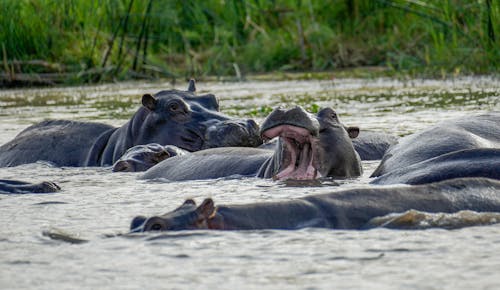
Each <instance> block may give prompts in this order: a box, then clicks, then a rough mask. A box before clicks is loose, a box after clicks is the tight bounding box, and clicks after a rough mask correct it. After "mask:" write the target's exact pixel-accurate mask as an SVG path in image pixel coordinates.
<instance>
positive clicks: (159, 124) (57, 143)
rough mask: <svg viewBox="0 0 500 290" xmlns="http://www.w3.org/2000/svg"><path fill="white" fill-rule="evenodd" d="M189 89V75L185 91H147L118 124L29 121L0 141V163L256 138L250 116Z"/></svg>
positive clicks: (94, 161) (84, 162)
mask: <svg viewBox="0 0 500 290" xmlns="http://www.w3.org/2000/svg"><path fill="white" fill-rule="evenodd" d="M194 91H195V88H194V82H193V81H191V82H190V85H189V89H188V91H178V90H168V91H160V92H158V93H157V94H155V95H154V96H152V95H149V94H146V95H144V96H143V97H142V104H143V106H142V107H141V108H139V110H138V111H137V112H136V113H135V114H134V115H133V117H132V118H131V120H130V121H128V122H127V123H126V124H125V125H123V126H122V127H119V128H115V127H112V126H109V125H105V124H99V123H90V122H78V121H67V120H55V121H44V122H41V123H39V124H36V125H33V126H31V127H29V128H27V129H25V130H24V131H23V132H21V133H20V134H19V135H17V136H16V137H15V138H14V139H13V140H12V141H10V142H8V143H6V144H4V145H2V146H1V147H0V166H2V167H5V166H16V165H20V164H25V163H33V162H36V161H39V160H43V161H48V162H50V163H53V164H54V165H56V166H107V165H112V164H113V163H114V162H115V161H117V160H118V159H119V158H120V157H121V156H122V155H123V154H124V153H125V152H126V151H127V149H129V148H131V147H133V146H136V145H140V144H149V143H158V144H161V145H168V144H171V145H175V146H177V147H179V148H182V149H185V150H188V151H197V150H201V149H206V148H212V147H218V146H257V145H259V144H260V143H261V140H260V138H259V136H258V126H257V124H256V123H255V122H254V121H252V120H233V119H230V118H229V117H227V116H225V115H223V114H221V113H220V112H219V104H218V101H217V99H216V98H215V96H214V95H211V94H207V95H200V96H196V95H195V93H194ZM219 131H220V132H219ZM225 135H227V136H228V138H227V139H225V138H224V136H225Z"/></svg>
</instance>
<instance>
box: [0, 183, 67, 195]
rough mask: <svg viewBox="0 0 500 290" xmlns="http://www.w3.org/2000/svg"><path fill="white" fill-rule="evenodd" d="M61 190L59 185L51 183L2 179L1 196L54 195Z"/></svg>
mask: <svg viewBox="0 0 500 290" xmlns="http://www.w3.org/2000/svg"><path fill="white" fill-rule="evenodd" d="M59 190H61V188H60V187H59V185H57V184H55V183H53V182H49V181H43V182H40V183H30V182H25V181H18V180H7V179H0V194H26V193H52V192H56V191H59Z"/></svg>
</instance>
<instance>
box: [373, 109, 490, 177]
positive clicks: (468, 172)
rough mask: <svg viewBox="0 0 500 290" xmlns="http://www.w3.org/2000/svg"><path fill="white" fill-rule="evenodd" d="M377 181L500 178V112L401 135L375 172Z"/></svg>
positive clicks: (466, 118)
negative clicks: (404, 135) (402, 136)
mask: <svg viewBox="0 0 500 290" xmlns="http://www.w3.org/2000/svg"><path fill="white" fill-rule="evenodd" d="M372 177H377V178H376V179H374V180H373V181H372V183H375V184H394V183H407V184H422V183H429V182H436V181H440V180H445V179H451V178H458V177H488V178H494V179H500V112H490V113H486V114H480V115H476V116H466V117H461V118H456V119H452V120H448V121H443V122H441V123H439V124H437V125H435V126H433V127H430V128H429V129H426V130H424V131H422V132H420V133H415V134H412V135H409V136H406V137H404V138H401V139H400V140H399V142H398V144H396V145H394V146H392V147H390V148H389V149H388V150H387V152H386V154H385V156H384V157H383V159H382V161H381V163H380V165H379V166H378V168H377V169H376V170H375V171H374V172H373V174H372Z"/></svg>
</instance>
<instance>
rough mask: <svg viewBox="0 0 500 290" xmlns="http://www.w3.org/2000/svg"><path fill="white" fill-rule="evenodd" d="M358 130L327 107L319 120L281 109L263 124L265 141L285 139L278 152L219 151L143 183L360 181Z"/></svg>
mask: <svg viewBox="0 0 500 290" xmlns="http://www.w3.org/2000/svg"><path fill="white" fill-rule="evenodd" d="M358 133H359V129H358V128H356V127H344V126H343V125H342V124H341V123H340V122H339V120H338V117H337V115H336V113H335V112H334V111H333V110H332V109H330V108H326V109H323V110H321V111H320V112H319V113H318V114H317V115H316V116H315V115H312V114H310V113H307V112H306V111H304V110H303V109H302V108H300V107H295V108H293V109H291V110H283V109H280V108H278V109H276V110H274V111H273V112H272V113H271V114H270V115H269V116H268V117H267V118H266V120H265V121H264V122H263V124H262V126H261V136H262V138H263V139H264V140H270V139H272V138H274V137H277V136H279V139H278V143H277V145H276V146H274V150H269V149H260V148H215V149H209V150H202V151H198V152H195V153H192V154H186V155H182V156H177V157H174V158H169V159H167V160H164V161H162V162H161V163H159V164H158V165H156V166H154V167H152V168H151V169H149V170H148V171H146V173H145V174H144V175H143V177H142V178H143V179H151V178H165V179H168V180H174V181H179V180H193V179H210V178H219V177H228V176H232V175H238V176H254V177H261V178H270V177H273V178H276V179H315V178H319V177H326V176H330V177H340V178H346V177H347V178H348V177H357V176H359V175H361V172H362V170H361V163H360V159H359V156H358V154H357V153H356V151H355V150H354V148H353V145H352V142H351V139H350V138H354V137H356V136H357V134H358Z"/></svg>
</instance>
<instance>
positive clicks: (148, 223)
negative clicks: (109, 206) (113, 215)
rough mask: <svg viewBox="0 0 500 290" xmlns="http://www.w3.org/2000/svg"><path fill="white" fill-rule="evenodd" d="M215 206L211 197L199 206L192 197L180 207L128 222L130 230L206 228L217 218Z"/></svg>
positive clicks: (210, 226)
mask: <svg viewBox="0 0 500 290" xmlns="http://www.w3.org/2000/svg"><path fill="white" fill-rule="evenodd" d="M215 216H216V208H215V206H214V202H213V200H212V199H211V198H207V199H205V200H204V201H203V202H202V204H201V205H200V206H196V203H195V202H194V201H193V200H192V199H188V200H186V201H185V202H184V203H183V204H182V205H181V206H180V207H178V208H176V209H175V210H173V211H171V212H168V213H166V214H164V215H161V216H153V217H150V218H146V217H144V216H137V217H135V218H134V219H133V220H132V223H131V224H130V231H131V232H147V231H178V230H194V229H208V228H213V227H212V221H215V220H217V218H215Z"/></svg>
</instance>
